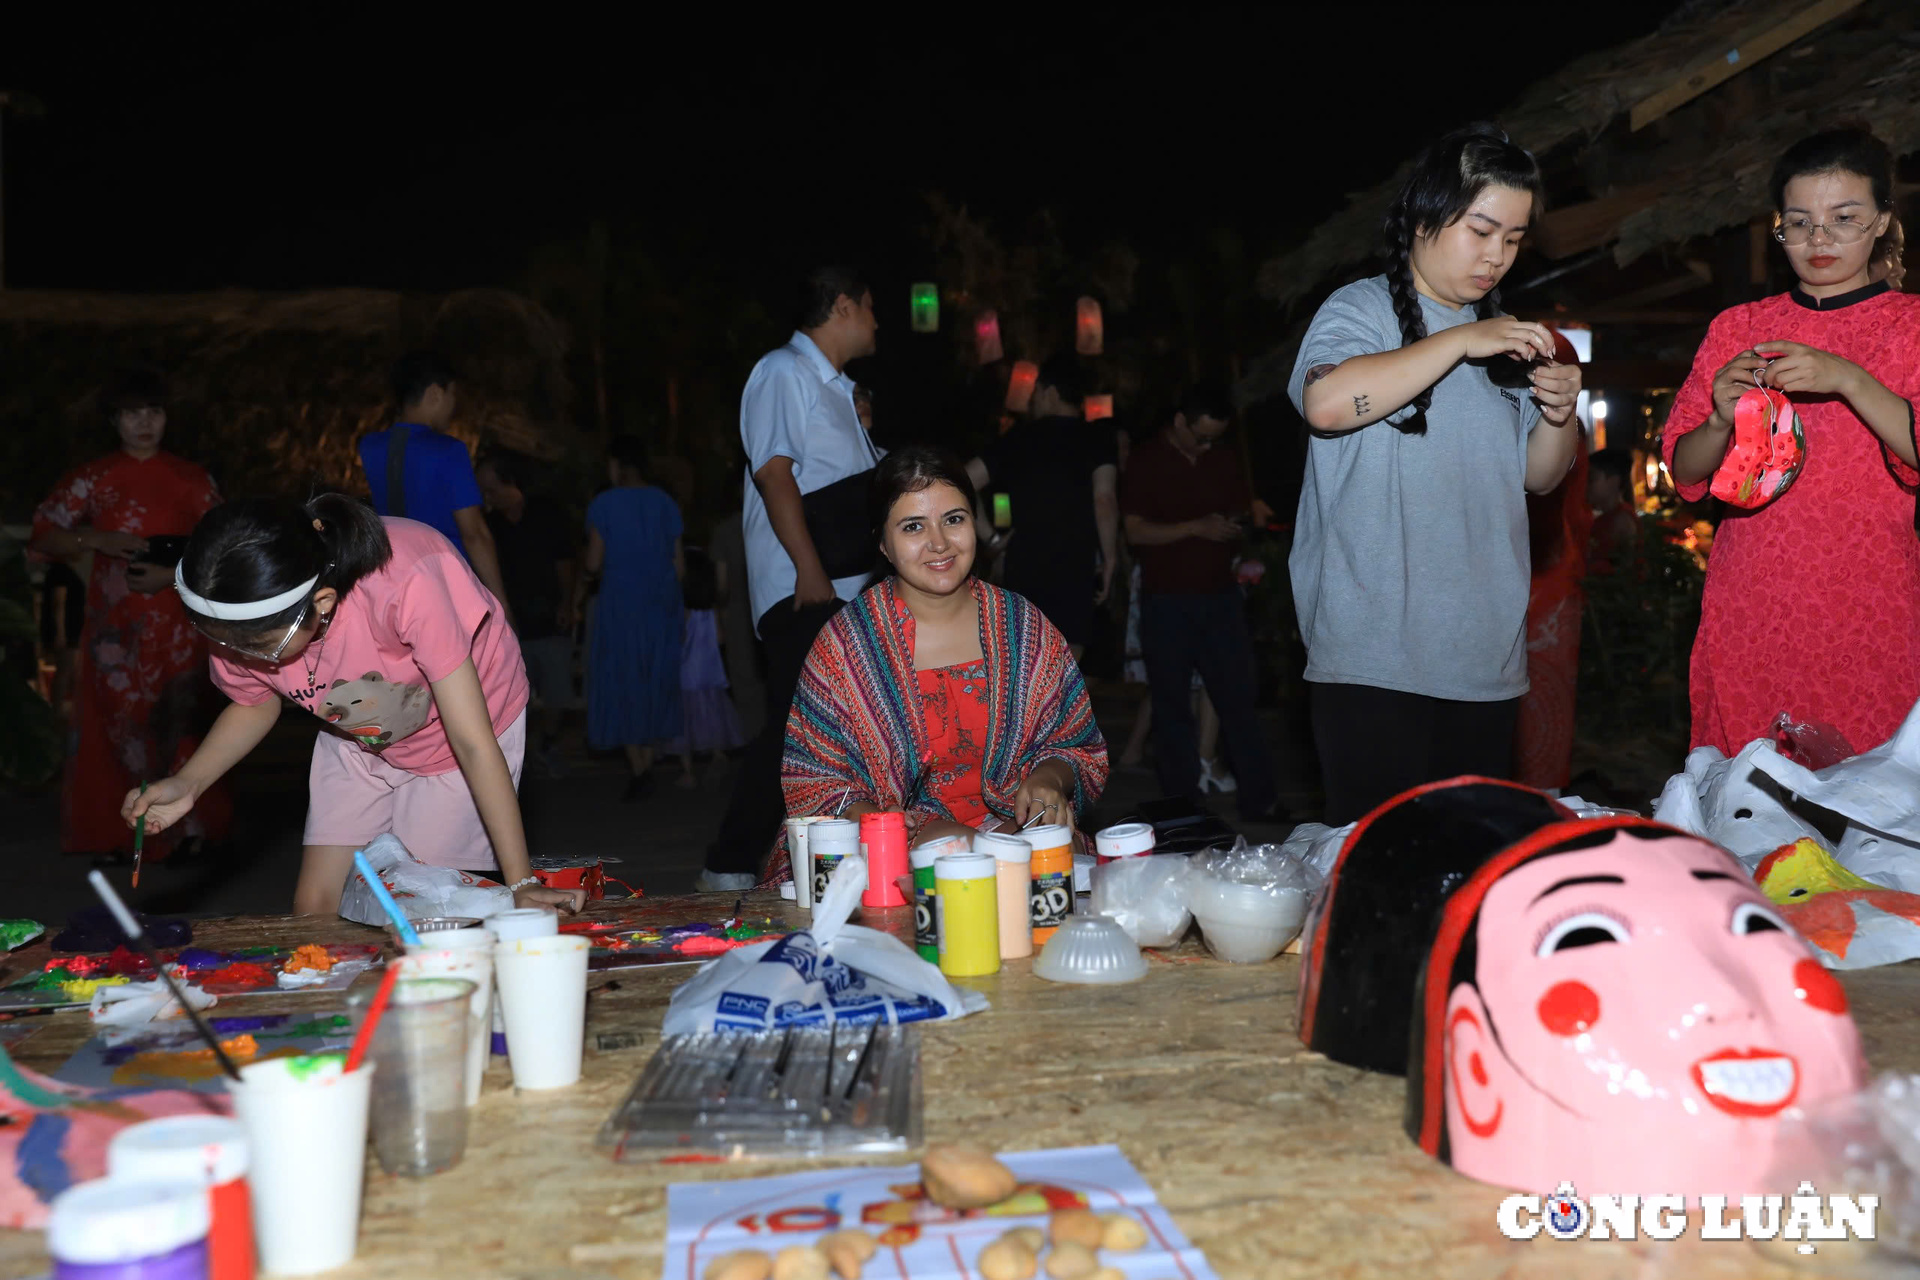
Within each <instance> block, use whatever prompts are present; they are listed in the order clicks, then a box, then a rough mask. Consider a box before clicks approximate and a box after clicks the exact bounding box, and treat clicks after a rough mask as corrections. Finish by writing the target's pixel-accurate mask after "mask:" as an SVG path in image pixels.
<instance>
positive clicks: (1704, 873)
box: [1409, 827, 1865, 1198]
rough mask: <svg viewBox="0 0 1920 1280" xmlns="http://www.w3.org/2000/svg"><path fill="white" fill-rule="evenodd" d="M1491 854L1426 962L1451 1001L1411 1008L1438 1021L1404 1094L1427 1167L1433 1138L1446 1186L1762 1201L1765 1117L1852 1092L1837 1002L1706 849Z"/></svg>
mask: <svg viewBox="0 0 1920 1280" xmlns="http://www.w3.org/2000/svg"><path fill="white" fill-rule="evenodd" d="M1503 861H1504V860H1503V859H1501V858H1495V859H1493V860H1492V861H1491V862H1489V863H1488V864H1487V865H1486V866H1485V867H1483V868H1482V871H1481V872H1480V874H1478V875H1476V876H1475V877H1474V879H1473V880H1472V881H1470V882H1469V883H1468V884H1467V885H1465V886H1463V887H1462V889H1461V890H1460V892H1459V893H1458V894H1456V895H1455V896H1454V898H1453V899H1452V900H1450V902H1449V904H1448V906H1447V908H1446V909H1445V917H1446V922H1445V923H1443V924H1442V927H1441V930H1440V939H1439V941H1438V942H1437V943H1436V954H1435V957H1434V958H1433V960H1432V961H1431V963H1430V966H1429V968H1428V970H1427V980H1428V982H1429V983H1433V981H1434V979H1435V976H1436V974H1437V975H1439V976H1440V978H1441V981H1442V982H1443V983H1447V984H1448V989H1447V991H1446V995H1445V1002H1444V1006H1438V1007H1437V1000H1436V997H1437V992H1435V991H1434V990H1431V989H1429V990H1428V991H1427V992H1425V993H1424V994H1425V1000H1424V1002H1423V1007H1424V1008H1425V1009H1426V1010H1428V1011H1430V1013H1438V1012H1441V1011H1442V1009H1443V1010H1444V1013H1443V1017H1442V1018H1440V1019H1439V1021H1440V1025H1439V1026H1434V1025H1432V1024H1433V1021H1434V1019H1433V1018H1432V1017H1431V1016H1430V1015H1429V1016H1428V1017H1427V1018H1426V1019H1424V1021H1425V1022H1426V1025H1425V1026H1424V1027H1423V1032H1424V1039H1425V1044H1426V1054H1425V1059H1426V1062H1425V1067H1426V1071H1425V1072H1424V1073H1421V1074H1424V1075H1425V1076H1426V1078H1425V1079H1421V1078H1419V1077H1418V1076H1416V1078H1414V1079H1413V1080H1410V1082H1409V1083H1410V1086H1411V1087H1412V1088H1414V1089H1416V1090H1419V1091H1420V1092H1421V1094H1423V1095H1424V1098H1425V1099H1426V1100H1427V1102H1428V1104H1429V1105H1428V1107H1426V1108H1424V1109H1423V1119H1422V1129H1421V1132H1419V1133H1417V1134H1416V1135H1415V1136H1416V1137H1417V1138H1419V1139H1420V1141H1421V1143H1422V1145H1423V1146H1426V1147H1427V1149H1428V1150H1429V1151H1431V1152H1433V1153H1434V1154H1436V1155H1438V1154H1441V1152H1440V1149H1439V1130H1440V1128H1441V1127H1444V1132H1445V1139H1446V1154H1445V1157H1444V1158H1446V1159H1448V1160H1449V1161H1450V1163H1452V1165H1453V1166H1454V1167H1455V1168H1457V1169H1458V1170H1460V1172H1462V1173H1464V1174H1467V1175H1468V1176H1469V1177H1473V1178H1477V1179H1479V1180H1481V1181H1483V1182H1491V1183H1495V1184H1497V1185H1501V1186H1509V1187H1515V1188H1520V1189H1523V1190H1530V1191H1534V1192H1540V1191H1543V1190H1548V1189H1551V1188H1553V1187H1555V1186H1557V1185H1558V1184H1559V1183H1560V1182H1561V1181H1563V1180H1571V1181H1572V1182H1573V1183H1574V1184H1575V1186H1577V1187H1578V1188H1579V1191H1580V1193H1581V1194H1582V1195H1583V1196H1587V1195H1592V1194H1595V1193H1607V1194H1619V1195H1630V1194H1637V1195H1642V1196H1645V1195H1654V1194H1679V1195H1685V1196H1688V1197H1689V1198H1692V1197H1697V1196H1700V1195H1703V1194H1714V1193H1723V1194H1726V1195H1730V1196H1738V1195H1742V1194H1746V1193H1750V1192H1757V1191H1760V1190H1762V1189H1763V1188H1762V1187H1761V1186H1760V1185H1759V1183H1760V1180H1761V1178H1762V1177H1763V1176H1764V1175H1765V1174H1766V1173H1767V1171H1768V1170H1769V1168H1770V1167H1771V1165H1772V1164H1773V1156H1774V1141H1775V1133H1776V1123H1777V1121H1778V1120H1779V1119H1780V1118H1781V1117H1783V1116H1788V1115H1792V1114H1794V1113H1795V1111H1796V1110H1797V1109H1799V1108H1804V1107H1807V1106H1810V1105H1812V1104H1815V1103H1818V1102H1822V1101H1824V1100H1827V1099H1830V1098H1836V1097H1840V1096H1844V1095H1846V1094H1848V1093H1851V1092H1853V1091H1855V1090H1857V1089H1859V1088H1860V1087H1861V1085H1862V1083H1863V1082H1864V1079H1865V1069H1864V1064H1863V1063H1862V1060H1861V1056H1860V1038H1859V1033H1858V1032H1857V1031H1856V1029H1855V1027H1854V1024H1853V1019H1852V1018H1851V1017H1850V1016H1849V1015H1848V1013H1847V998H1846V993H1845V991H1844V990H1843V989H1842V988H1841V986H1840V983H1839V982H1838V980H1837V979H1835V978H1834V976H1833V975H1832V974H1831V973H1829V972H1828V971H1827V970H1826V969H1825V968H1823V967H1822V966H1821V965H1820V963H1819V961H1818V960H1816V959H1815V958H1814V956H1813V952H1812V951H1811V949H1810V948H1809V947H1808V946H1807V944H1806V943H1805V942H1803V941H1802V940H1801V939H1800V938H1799V937H1798V936H1797V935H1795V934H1794V933H1793V932H1792V931H1791V930H1789V929H1788V928H1787V927H1786V924H1785V922H1784V921H1783V920H1782V919H1781V917H1780V915H1779V914H1778V911H1777V909H1776V908H1775V907H1774V906H1773V904H1771V903H1770V902H1768V901H1767V899H1766V898H1765V897H1764V896H1763V895H1762V894H1761V893H1760V891H1759V889H1758V888H1756V887H1755V885H1754V883H1753V881H1752V880H1751V879H1749V878H1748V876H1747V875H1746V874H1745V872H1744V871H1742V869H1741V867H1740V865H1739V863H1738V862H1736V861H1735V860H1734V859H1733V858H1732V857H1730V856H1729V855H1727V854H1726V853H1724V852H1722V851H1721V850H1720V849H1718V848H1716V847H1715V846H1713V845H1711V844H1708V843H1706V842H1705V841H1702V840H1699V839H1696V838H1694V837H1691V836H1686V835H1683V834H1681V833H1679V832H1673V831H1666V830H1659V829H1653V828H1649V827H1639V828H1628V829H1622V830H1619V831H1617V832H1616V833H1615V834H1614V836H1613V838H1612V839H1611V840H1609V841H1607V842H1606V843H1604V844H1600V845H1598V846H1597V847H1591V848H1584V849H1578V850H1575V851H1572V852H1567V853H1555V854H1548V855H1546V856H1541V857H1534V858H1532V859H1530V860H1522V861H1519V862H1518V863H1517V865H1511V866H1510V867H1509V869H1506V870H1504V872H1503V871H1502V869H1501V867H1502V863H1503ZM1489 880H1490V881H1491V882H1490V883H1487V881H1489ZM1476 903H1477V912H1476V911H1475V910H1474V908H1475V906H1476ZM1469 912H1473V915H1472V917H1471V922H1470V923H1469V921H1468V919H1467V918H1466V917H1467V913H1469ZM1449 925H1451V926H1452V928H1451V930H1450V928H1449ZM1468 931H1470V932H1471V935H1472V936H1471V938H1470V939H1468V938H1467V937H1466V936H1465V935H1466V933H1467V932H1468ZM1450 932H1451V933H1452V935H1453V937H1452V939H1451V941H1450V940H1449V934H1450ZM1469 950H1470V952H1471V957H1470V958H1471V973H1470V974H1467V973H1463V972H1462V971H1461V970H1462V963H1463V962H1462V961H1461V959H1460V957H1461V956H1462V955H1464V954H1466V953H1467V952H1468V951H1469ZM1448 975H1451V977H1449V976H1448ZM1436 1067H1438V1068H1439V1070H1438V1072H1435V1071H1434V1068H1436ZM1434 1074H1438V1075H1439V1076H1440V1077H1441V1080H1440V1084H1441V1089H1440V1090H1439V1091H1436V1090H1435V1088H1434V1084H1435V1081H1434V1079H1433V1075H1434ZM1436 1093H1438V1094H1439V1096H1436ZM1433 1103H1440V1104H1441V1105H1440V1106H1439V1107H1438V1108H1437V1110H1438V1111H1439V1112H1440V1113H1441V1114H1440V1115H1438V1116H1436V1115H1435V1114H1433V1112H1434V1110H1436V1108H1434V1107H1433V1106H1432V1105H1431V1104H1433ZM1766 1189H1767V1190H1778V1188H1766Z"/></svg>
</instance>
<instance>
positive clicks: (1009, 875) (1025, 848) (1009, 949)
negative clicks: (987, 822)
mask: <svg viewBox="0 0 1920 1280" xmlns="http://www.w3.org/2000/svg"><path fill="white" fill-rule="evenodd" d="M973 847H974V850H975V852H978V853H990V854H992V855H993V860H994V863H995V864H996V865H995V869H994V890H995V898H996V901H997V902H998V904H999V918H1000V958H1001V959H1002V960H1019V959H1021V958H1023V957H1026V956H1030V955H1032V954H1033V918H1032V902H1031V899H1032V896H1033V846H1032V845H1030V844H1028V843H1027V841H1026V837H1025V836H1017V835H1014V834H1013V833H1011V832H998V831H993V832H984V833H982V834H980V835H977V836H975V837H974V838H973Z"/></svg>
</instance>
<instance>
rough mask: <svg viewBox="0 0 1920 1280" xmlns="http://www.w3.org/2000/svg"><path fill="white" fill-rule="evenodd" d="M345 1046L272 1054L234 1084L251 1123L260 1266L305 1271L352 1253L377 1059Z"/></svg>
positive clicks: (242, 1117) (230, 1085)
mask: <svg viewBox="0 0 1920 1280" xmlns="http://www.w3.org/2000/svg"><path fill="white" fill-rule="evenodd" d="M345 1065H346V1055H345V1054H340V1053H326V1054H314V1055H312V1056H303V1057H292V1058H273V1059H270V1060H268V1061H266V1062H255V1063H251V1064H249V1065H247V1066H244V1067H241V1068H240V1080H239V1081H238V1082H237V1083H236V1082H235V1081H232V1080H229V1081H227V1092H228V1093H229V1094H230V1095H231V1096H232V1098H233V1111H234V1115H235V1116H236V1117H237V1118H238V1119H239V1121H240V1123H241V1124H243V1125H245V1126H246V1127H247V1145H248V1148H249V1152H248V1155H249V1160H250V1165H249V1168H248V1170H247V1182H248V1184H249V1187H250V1189H251V1191H252V1193H253V1235H254V1243H255V1244H256V1246H257V1247H258V1249H259V1252H260V1266H261V1269H262V1270H265V1271H273V1272H278V1273H279V1274H281V1275H289V1276H304V1275H312V1274H313V1273H314V1272H316V1271H331V1270H333V1269H334V1268H335V1267H341V1266H345V1265H346V1264H347V1263H349V1262H351V1261H352V1260H353V1254H354V1250H355V1248H356V1247H357V1246H358V1243H359V1238H360V1191H361V1184H362V1181H363V1179H364V1177H365V1174H366V1168H367V1101H368V1097H369V1093H368V1090H369V1086H370V1085H371V1084H372V1082H373V1063H372V1062H364V1063H362V1064H361V1065H360V1069H359V1070H358V1071H355V1072H354V1073H353V1074H352V1075H347V1074H346V1073H345V1070H344V1068H345Z"/></svg>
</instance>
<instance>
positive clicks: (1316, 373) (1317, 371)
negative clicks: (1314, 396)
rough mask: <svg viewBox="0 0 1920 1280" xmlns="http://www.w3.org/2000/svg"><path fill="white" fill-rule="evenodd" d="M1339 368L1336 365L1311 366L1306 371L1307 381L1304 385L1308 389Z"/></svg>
mask: <svg viewBox="0 0 1920 1280" xmlns="http://www.w3.org/2000/svg"><path fill="white" fill-rule="evenodd" d="M1339 367H1340V366H1339V365H1337V364H1317V365H1315V366H1313V368H1311V369H1309V370H1307V381H1306V383H1305V385H1306V386H1309V387H1310V386H1312V385H1313V384H1314V383H1316V382H1318V381H1320V379H1322V378H1324V377H1326V376H1327V375H1328V374H1330V373H1332V372H1333V371H1334V370H1335V369H1338V368H1339Z"/></svg>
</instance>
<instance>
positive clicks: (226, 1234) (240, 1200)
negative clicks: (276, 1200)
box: [207, 1177, 254, 1280]
mask: <svg viewBox="0 0 1920 1280" xmlns="http://www.w3.org/2000/svg"><path fill="white" fill-rule="evenodd" d="M209 1199H210V1200H211V1203H212V1209H213V1224H212V1227H211V1228H210V1229H209V1231H208V1232H207V1259H208V1263H209V1266H208V1271H207V1275H208V1280H253V1276H254V1254H253V1201H252V1198H251V1197H250V1196H249V1195H248V1194H247V1180H246V1179H245V1178H244V1177H240V1178H235V1179H233V1180H232V1181H231V1182H222V1183H220V1184H218V1185H216V1186H214V1187H212V1188H210V1196H209Z"/></svg>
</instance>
